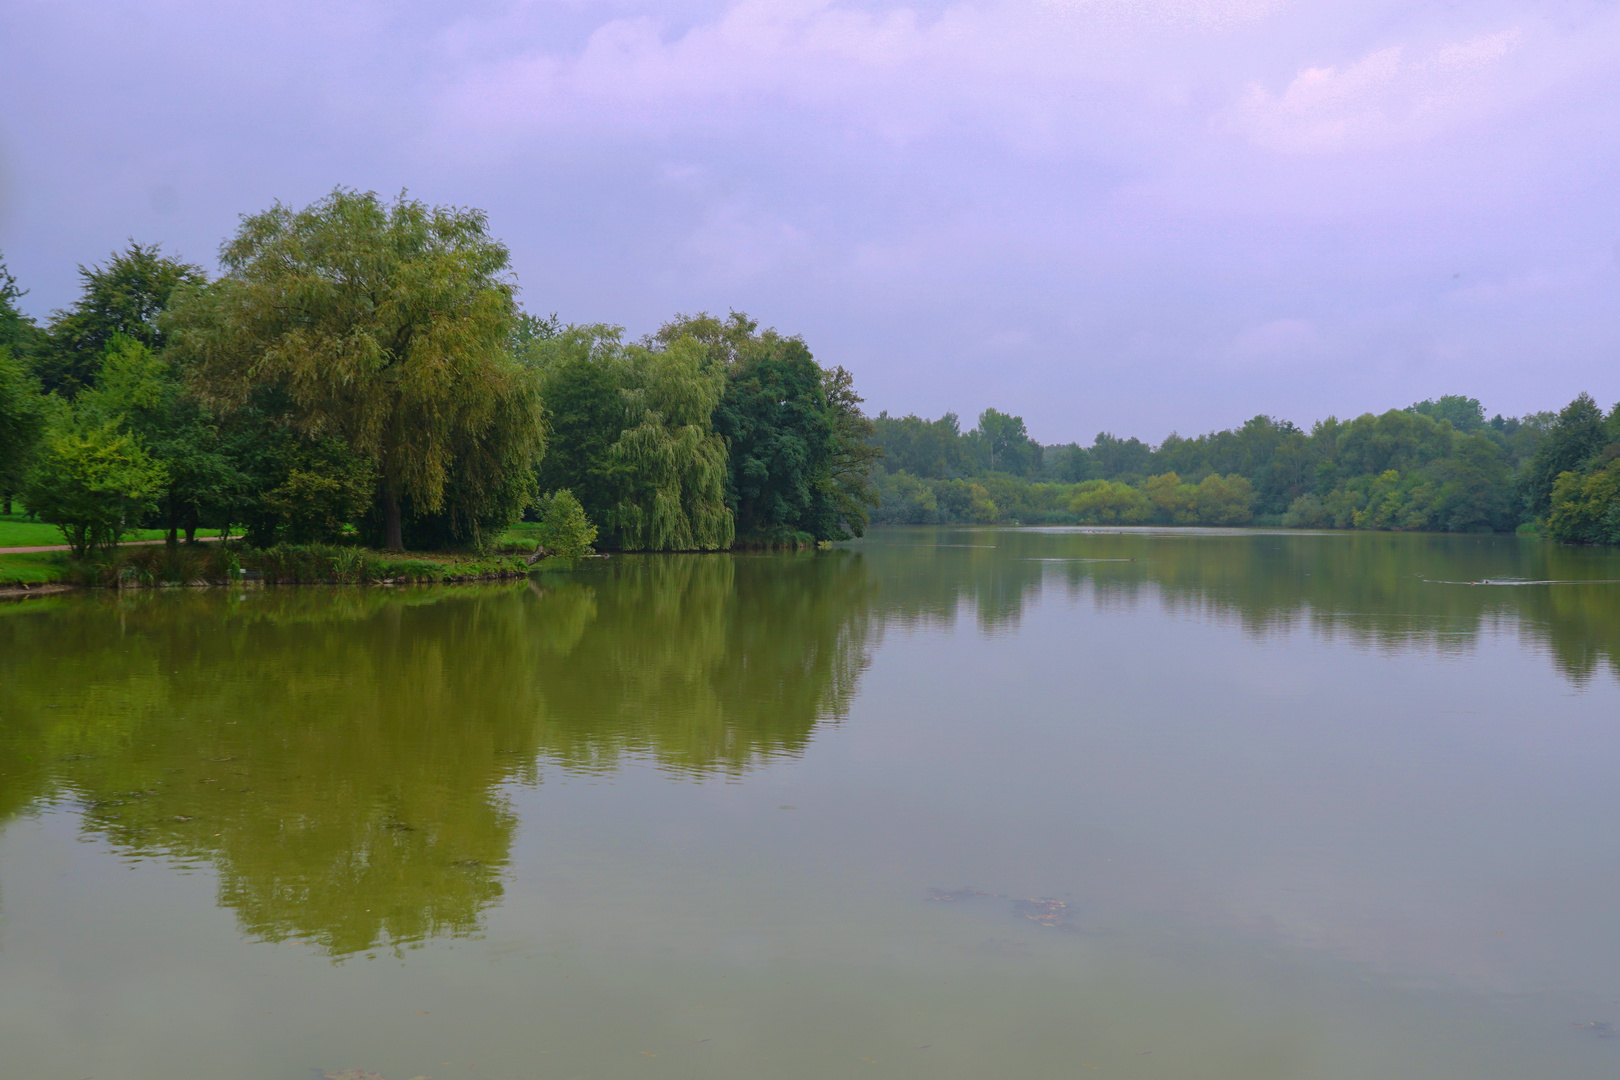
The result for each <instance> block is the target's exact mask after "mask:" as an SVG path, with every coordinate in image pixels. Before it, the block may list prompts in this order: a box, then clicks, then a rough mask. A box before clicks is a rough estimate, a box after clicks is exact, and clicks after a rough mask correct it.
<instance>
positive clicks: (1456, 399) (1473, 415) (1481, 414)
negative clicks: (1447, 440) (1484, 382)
mask: <svg viewBox="0 0 1620 1080" xmlns="http://www.w3.org/2000/svg"><path fill="white" fill-rule="evenodd" d="M1406 411H1407V412H1409V413H1417V414H1419V415H1422V416H1427V417H1428V418H1429V419H1431V420H1449V421H1451V426H1452V427H1454V428H1456V429H1457V430H1458V431H1461V432H1472V431H1479V430H1480V429H1481V428H1483V427H1484V426H1485V407H1484V406H1483V405H1481V404H1480V403H1479V399H1478V398H1471V397H1465V396H1464V395H1462V394H1446V395H1445V396H1444V397H1440V398H1430V399H1428V400H1427V401H1419V402H1416V403H1414V404H1412V405H1408V406H1407V407H1406Z"/></svg>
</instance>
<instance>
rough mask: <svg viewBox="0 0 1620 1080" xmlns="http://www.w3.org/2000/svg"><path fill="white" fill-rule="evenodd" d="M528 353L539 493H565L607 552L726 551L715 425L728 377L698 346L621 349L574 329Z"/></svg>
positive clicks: (723, 472) (721, 446) (657, 343)
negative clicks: (541, 427) (538, 395)
mask: <svg viewBox="0 0 1620 1080" xmlns="http://www.w3.org/2000/svg"><path fill="white" fill-rule="evenodd" d="M529 355H530V357H531V359H532V362H533V363H534V364H535V365H536V367H537V369H538V371H539V373H540V379H541V387H542V393H543V394H544V396H545V401H546V408H547V410H548V412H549V414H550V424H551V431H552V437H551V445H552V448H553V449H552V452H550V453H548V454H547V456H546V458H545V460H543V461H542V462H541V463H540V485H541V487H542V488H546V489H551V490H558V489H564V488H566V489H568V490H569V491H570V492H571V496H570V497H577V498H578V499H579V502H580V504H581V506H582V508H583V510H584V513H585V514H586V515H587V516H588V517H589V518H590V519H591V520H592V521H595V522H597V523H598V524H599V525H600V526H601V528H602V529H603V530H604V535H605V538H606V542H607V543H609V544H610V545H612V546H614V547H618V548H622V549H626V550H631V551H698V550H702V551H712V550H716V549H719V548H726V547H730V546H731V542H732V540H733V539H734V537H735V526H734V518H733V515H732V512H731V510H730V508H729V507H728V506H727V505H726V497H725V496H726V476H727V457H726V444H725V441H724V440H723V439H721V438H720V436H719V435H718V434H716V433H715V430H714V426H713V424H712V417H713V415H714V411H715V407H716V405H717V404H718V403H719V400H720V394H721V391H722V390H723V388H724V386H725V378H726V374H725V369H724V368H723V367H721V366H720V365H719V364H717V363H714V362H712V361H711V359H710V357H709V355H708V349H707V348H706V347H705V346H703V345H702V344H701V343H699V342H698V341H697V340H696V339H694V338H692V337H690V336H674V337H668V338H656V337H653V338H648V339H647V340H646V341H644V342H643V343H641V344H639V345H626V344H624V342H623V332H622V331H621V330H620V329H619V328H618V327H613V326H571V327H568V328H566V329H565V330H563V331H561V332H560V333H558V334H556V335H555V336H553V337H551V338H549V339H547V340H545V341H543V342H541V343H539V345H538V346H536V347H535V348H534V349H533V350H531V352H530V354H529Z"/></svg>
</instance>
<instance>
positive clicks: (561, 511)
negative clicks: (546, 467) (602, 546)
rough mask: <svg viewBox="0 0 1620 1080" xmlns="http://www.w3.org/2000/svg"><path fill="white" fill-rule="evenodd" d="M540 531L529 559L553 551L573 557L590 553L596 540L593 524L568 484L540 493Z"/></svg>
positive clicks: (536, 558)
mask: <svg viewBox="0 0 1620 1080" xmlns="http://www.w3.org/2000/svg"><path fill="white" fill-rule="evenodd" d="M539 532H540V543H539V544H538V545H537V546H536V547H535V549H534V554H533V555H532V556H530V557H529V561H530V562H531V563H535V562H539V561H540V560H541V559H543V558H546V557H548V556H553V555H557V556H562V557H563V558H573V559H577V558H579V557H580V556H582V555H589V554H590V553H591V544H592V542H594V541H595V540H596V526H595V525H592V524H591V523H590V521H589V519H587V518H586V517H585V508H584V507H583V506H581V505H580V504H579V500H578V499H576V498H574V493H573V492H572V491H569V490H568V489H567V488H563V489H562V490H561V491H554V492H552V493H551V494H550V495H544V496H542V497H541V499H540V530H539Z"/></svg>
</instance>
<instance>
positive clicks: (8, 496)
mask: <svg viewBox="0 0 1620 1080" xmlns="http://www.w3.org/2000/svg"><path fill="white" fill-rule="evenodd" d="M10 516H11V492H9V491H8V492H6V517H10Z"/></svg>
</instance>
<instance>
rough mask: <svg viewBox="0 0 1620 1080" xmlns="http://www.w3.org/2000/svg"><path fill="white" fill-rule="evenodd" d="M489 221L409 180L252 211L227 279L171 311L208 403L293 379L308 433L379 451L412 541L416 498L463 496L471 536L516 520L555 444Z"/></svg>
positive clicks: (459, 508) (435, 501) (445, 502)
mask: <svg viewBox="0 0 1620 1080" xmlns="http://www.w3.org/2000/svg"><path fill="white" fill-rule="evenodd" d="M487 225H488V221H487V217H486V215H485V214H484V212H483V211H481V210H472V209H464V208H458V207H442V206H440V207H429V206H427V205H426V204H424V203H422V202H419V201H417V200H414V199H408V198H406V197H405V195H404V194H403V193H402V194H401V195H400V196H399V197H398V198H396V199H395V200H394V201H393V202H391V203H387V202H384V201H383V200H382V199H380V198H378V197H377V195H376V194H375V193H372V192H365V193H361V192H356V191H350V190H346V189H343V188H338V189H336V190H334V191H333V192H332V193H331V194H330V195H328V196H327V197H326V198H324V199H322V200H320V201H319V202H317V203H314V204H313V205H311V206H309V207H306V208H305V209H302V210H294V209H292V208H290V207H287V206H284V205H282V204H280V203H277V204H276V205H275V206H273V207H271V208H270V209H269V210H267V211H265V212H264V213H262V214H256V215H252V216H247V217H244V218H243V219H242V225H241V228H240V229H239V230H238V232H237V234H236V236H235V238H233V239H231V240H229V241H227V242H226V243H225V245H224V246H223V247H222V248H221V251H220V263H221V265H222V267H223V268H224V270H225V273H224V275H223V276H222V277H221V278H219V279H218V280H217V281H215V282H214V283H213V284H211V285H208V286H206V287H200V288H193V289H190V290H188V291H187V293H186V295H185V296H184V297H182V298H181V300H180V301H179V303H178V304H177V308H176V310H175V311H174V312H173V314H172V316H171V322H170V324H169V325H170V326H171V327H172V332H173V342H174V347H175V348H176V350H177V351H178V354H179V356H180V357H181V358H182V359H183V361H184V362H186V363H188V364H189V365H190V368H191V371H192V374H193V376H194V378H195V381H196V383H197V385H198V386H199V387H200V388H201V389H202V390H203V391H204V393H205V394H206V395H207V396H208V397H209V398H211V399H212V400H214V401H217V402H219V403H222V404H224V405H227V406H240V405H243V404H245V403H247V401H248V400H249V397H250V395H251V394H252V393H253V392H254V391H255V389H258V388H262V387H264V386H266V385H272V386H276V387H279V388H282V389H284V390H285V392H286V394H287V396H288V398H289V399H290V401H291V402H292V416H291V418H290V419H291V422H292V423H293V424H294V425H295V426H296V427H297V428H298V429H299V430H301V431H302V432H303V433H304V434H305V435H307V436H310V437H312V438H321V437H323V436H328V435H332V434H336V435H338V436H340V437H341V438H343V439H344V440H345V441H346V442H347V443H348V444H349V445H350V446H351V447H352V448H353V449H354V450H355V451H356V452H357V453H359V454H361V455H363V456H365V457H367V458H369V459H370V460H371V461H372V462H373V465H374V467H375V470H376V474H377V477H378V490H377V503H378V510H379V512H380V517H381V520H382V526H383V534H384V541H385V543H386V545H387V546H388V547H389V548H390V549H394V550H399V549H401V548H403V547H404V531H403V520H402V513H401V506H402V505H404V504H408V505H409V507H410V509H411V511H412V512H413V514H417V515H433V514H442V513H444V512H445V511H446V510H447V509H453V510H454V511H455V514H454V517H455V518H456V519H457V520H458V521H460V522H461V527H460V530H459V531H462V532H465V531H466V530H468V529H476V527H477V523H478V522H488V521H489V520H490V519H491V517H492V516H496V517H498V516H500V515H501V514H503V513H504V514H508V515H515V513H516V512H517V511H518V510H520V509H521V504H522V502H523V501H524V500H525V498H526V492H527V490H528V489H527V487H526V486H525V485H523V484H517V483H515V482H514V481H513V479H512V477H513V475H514V474H515V475H525V476H532V475H533V463H534V459H535V457H536V456H537V455H538V453H539V452H540V449H541V440H542V431H543V428H542V422H543V414H542V412H541V404H540V397H539V393H538V388H537V384H536V381H535V379H534V378H533V375H532V373H531V372H530V371H529V370H528V369H526V368H525V367H523V366H522V365H520V364H519V363H517V362H516V361H515V360H514V359H513V357H512V356H511V353H510V351H509V349H508V345H509V342H510V340H511V331H512V327H513V324H514V320H515V319H516V315H517V312H516V305H515V304H514V301H513V286H512V284H511V283H510V281H509V280H508V277H507V270H508V255H507V249H506V247H505V246H504V245H503V244H501V243H499V242H498V241H496V240H494V239H493V238H491V237H490V235H489V233H488V228H487ZM520 465H521V466H522V467H521V468H518V467H517V466H520ZM473 538H474V539H476V538H477V537H476V536H474V537H473Z"/></svg>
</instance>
